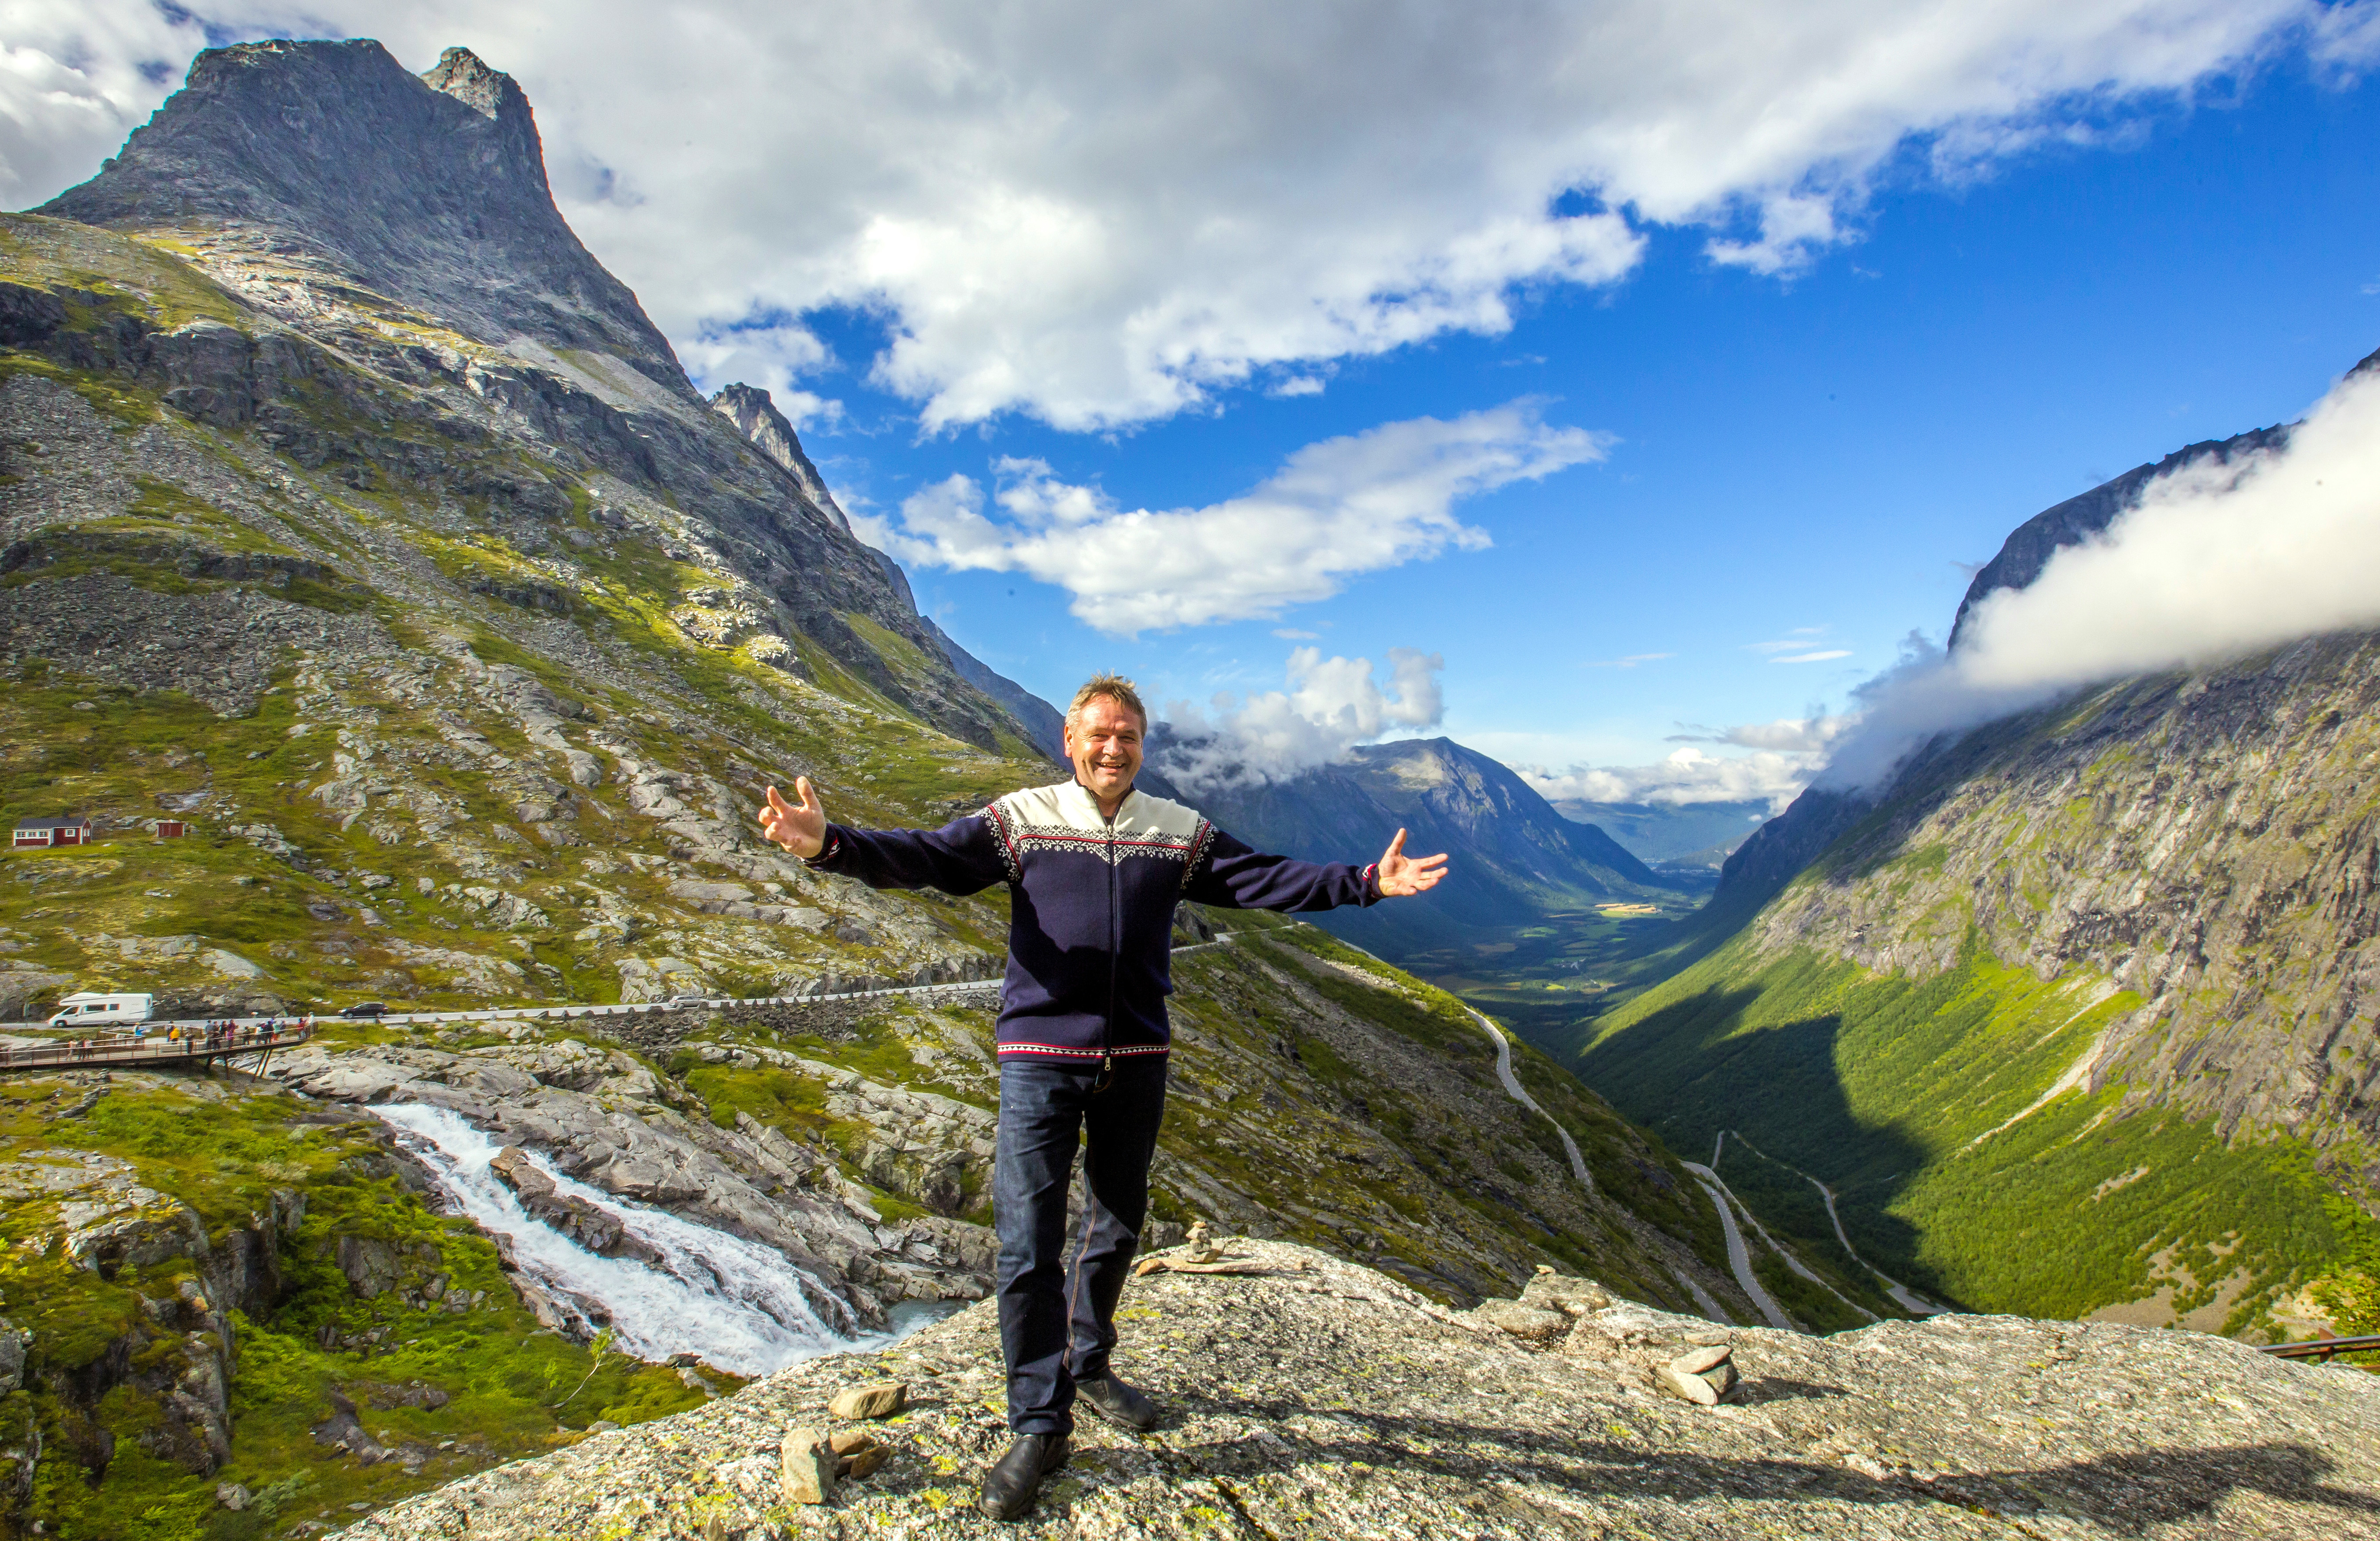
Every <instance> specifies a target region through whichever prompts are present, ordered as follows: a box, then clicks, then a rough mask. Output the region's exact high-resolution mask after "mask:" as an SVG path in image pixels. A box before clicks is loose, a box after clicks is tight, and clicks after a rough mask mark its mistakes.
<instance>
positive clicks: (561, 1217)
mask: <svg viewBox="0 0 2380 1541" xmlns="http://www.w3.org/2000/svg"><path fill="white" fill-rule="evenodd" d="M489 1166H490V1170H492V1171H494V1172H495V1174H496V1176H497V1177H499V1178H500V1179H502V1180H503V1182H504V1186H505V1187H507V1188H510V1189H511V1190H512V1191H513V1193H514V1194H515V1195H516V1196H517V1197H518V1198H519V1199H520V1202H521V1207H522V1208H524V1209H526V1210H528V1212H529V1213H530V1214H532V1215H534V1216H536V1217H537V1218H538V1219H541V1220H543V1221H545V1223H546V1224H548V1225H550V1226H552V1227H553V1229H554V1230H556V1231H558V1232H561V1233H562V1234H564V1235H565V1236H567V1237H569V1238H570V1239H571V1240H572V1241H574V1242H577V1244H579V1245H580V1246H583V1247H585V1248H586V1249H587V1250H588V1251H589V1252H593V1253H600V1254H601V1255H602V1256H606V1257H633V1258H635V1259H636V1260H637V1262H639V1263H647V1264H650V1263H658V1262H660V1261H661V1257H662V1255H661V1251H660V1249H659V1248H657V1247H653V1246H650V1245H649V1244H646V1243H644V1242H642V1241H639V1240H638V1239H637V1237H635V1236H634V1235H631V1234H630V1233H629V1232H628V1231H627V1229H626V1228H625V1227H624V1226H623V1225H621V1223H620V1222H619V1220H618V1219H617V1218H615V1217H613V1216H612V1215H608V1214H606V1213H604V1212H603V1211H602V1210H601V1209H599V1208H597V1207H595V1206H594V1205H592V1204H589V1203H588V1202H587V1201H586V1200H585V1199H583V1198H579V1197H577V1196H575V1195H570V1194H565V1193H564V1192H562V1191H561V1190H560V1189H559V1188H558V1187H556V1186H555V1185H554V1181H553V1178H551V1177H548V1176H547V1175H546V1174H545V1173H544V1172H542V1171H539V1170H538V1168H537V1163H536V1162H534V1161H532V1160H531V1159H529V1155H528V1151H526V1150H523V1149H522V1148H521V1147H518V1146H516V1145H508V1146H506V1147H504V1149H502V1150H500V1151H498V1152H496V1159H494V1160H493V1161H492V1162H490V1163H489Z"/></svg>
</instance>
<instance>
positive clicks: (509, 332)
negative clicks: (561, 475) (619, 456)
mask: <svg viewBox="0 0 2380 1541" xmlns="http://www.w3.org/2000/svg"><path fill="white" fill-rule="evenodd" d="M40 212H42V213H45V214H51V215H54V216H55V217H57V218H60V219H71V220H77V221H79V222H81V223H83V224H103V225H108V226H111V227H114V228H118V229H125V228H132V229H139V228H146V227H152V226H157V225H164V224H193V223H204V224H233V223H235V222H237V225H238V226H241V227H246V226H254V225H262V226H270V227H271V228H272V233H273V239H274V241H275V242H276V244H281V245H286V244H287V243H288V242H289V241H291V240H292V239H294V240H296V241H297V242H298V243H301V246H302V249H304V250H305V251H306V252H307V254H308V255H310V256H312V257H314V258H316V259H317V260H319V261H322V262H323V263H324V264H325V265H327V266H331V267H334V268H336V269H338V270H341V271H343V272H347V273H354V274H355V275H356V276H357V277H358V278H361V279H363V280H364V281H365V282H366V283H368V284H369V285H370V286H371V287H372V288H373V289H375V290H377V291H379V292H380V293H382V294H384V295H386V296H388V297H391V298H393V299H397V300H400V301H403V302H405V303H407V304H409V305H412V306H414V307H416V308H418V309H420V310H422V311H424V312H426V313H427V314H430V315H432V316H436V317H439V318H441V319H442V320H444V321H446V322H449V323H450V324H454V325H456V326H457V327H458V328H459V329H460V330H462V331H464V332H466V333H467V334H471V335H474V336H477V337H479V338H480V339H481V340H483V341H486V342H490V343H494V344H498V345H502V344H504V342H506V341H507V340H509V339H510V338H511V337H513V336H514V335H516V334H528V335H529V336H532V337H535V338H537V339H538V340H539V341H540V342H542V343H544V344H545V345H546V346H549V347H553V348H556V349H560V348H571V347H579V348H584V347H595V348H600V349H601V350H602V351H604V352H607V353H612V354H613V355H614V356H616V357H619V358H623V359H625V360H626V361H627V362H628V363H630V364H631V365H632V366H634V367H636V368H637V370H639V372H641V373H643V374H644V375H645V376H646V377H647V378H648V379H650V380H651V381H652V382H654V383H655V384H657V385H659V386H660V387H662V389H664V390H668V391H672V392H678V393H683V394H685V395H686V396H687V397H692V396H693V394H694V393H693V391H692V388H691V387H690V386H688V385H686V382H685V376H684V373H683V372H682V371H681V370H679V369H678V367H677V358H676V355H675V354H674V353H673V352H672V351H671V349H670V346H669V344H668V342H667V341H666V340H665V339H664V338H663V337H662V334H660V332H659V331H657V330H656V329H655V328H654V326H653V324H652V322H650V321H649V320H648V319H647V318H646V316H645V313H644V309H643V308H642V307H641V306H639V305H638V304H637V297H636V296H635V295H633V294H631V293H629V291H628V288H627V285H625V284H622V283H621V282H620V281H619V280H618V279H616V278H614V277H613V276H612V275H611V274H610V273H606V272H605V271H604V270H603V267H602V264H601V263H599V262H598V261H595V259H594V258H593V257H592V256H590V255H589V253H588V250H587V249H586V248H585V247H584V246H582V245H580V244H579V241H578V237H577V236H575V235H573V234H572V233H571V230H570V226H569V225H568V224H565V222H564V220H563V218H562V214H561V212H560V211H558V210H556V209H555V208H554V206H553V194H552V192H551V191H550V190H549V188H547V186H546V180H545V155H544V149H543V146H542V144H541V142H540V140H539V138H538V132H537V122H536V119H535V118H534V117H533V116H532V115H531V114H530V112H529V104H528V98H527V97H526V96H523V95H522V94H521V91H520V88H519V87H518V86H516V85H515V84H514V83H513V79H512V77H510V76H509V75H503V74H499V73H497V72H496V71H494V70H492V69H490V68H489V67H487V66H486V65H485V64H483V63H481V62H480V59H479V58H478V57H477V56H476V55H473V54H472V53H471V51H470V50H468V49H467V48H450V49H448V50H447V51H446V52H445V54H444V55H443V56H442V57H441V58H440V59H439V61H438V64H437V66H436V67H434V68H432V69H431V71H430V72H429V73H428V74H426V75H424V76H421V77H419V79H417V78H416V77H414V76H413V75H411V74H409V73H407V70H406V68H405V67H404V66H402V65H400V64H398V63H397V62H396V60H395V58H393V57H392V56H391V55H389V52H388V50H386V49H385V48H383V47H382V46H381V45H380V44H379V43H377V42H372V41H370V39H357V40H355V41H352V42H257V43H240V44H237V45H235V46H233V47H230V48H218V49H210V50H209V51H207V52H206V53H203V54H200V55H199V56H198V58H197V59H196V60H195V61H194V62H193V63H192V64H191V66H190V73H189V79H188V83H187V84H186V85H185V86H184V87H183V89H182V90H181V91H179V92H177V93H176V95H174V96H173V97H172V98H170V99H169V100H168V101H167V102H166V103H165V105H164V107H162V108H160V109H159V110H158V112H157V115H155V116H154V117H152V119H151V120H150V121H149V123H148V124H147V125H146V126H145V127H141V128H140V129H137V130H135V131H134V133H133V135H132V138H131V139H130V140H128V141H126V143H125V146H124V149H123V151H122V152H120V153H119V154H118V155H117V156H116V157H115V160H114V161H112V162H110V163H109V164H108V165H107V166H106V167H105V168H104V169H103V170H102V171H101V172H100V174H99V175H98V176H95V177H93V178H91V180H90V181H88V182H85V183H83V184H82V185H81V186H79V187H76V188H68V189H67V191H66V192H64V193H61V194H60V195H59V196H58V197H56V198H55V199H53V200H51V201H50V202H48V203H46V204H44V205H42V209H41V211H40ZM222 330H223V331H224V332H226V333H227V332H230V330H231V329H229V328H223V329H222ZM235 336H236V334H235ZM222 346H226V347H228V346H234V345H233V343H232V342H230V341H225V343H224V344H223V345H222Z"/></svg>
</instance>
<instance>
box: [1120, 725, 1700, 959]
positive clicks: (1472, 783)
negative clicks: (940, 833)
mask: <svg viewBox="0 0 2380 1541" xmlns="http://www.w3.org/2000/svg"><path fill="white" fill-rule="evenodd" d="M1150 758H1151V761H1152V763H1154V764H1157V765H1158V766H1160V768H1161V767H1163V766H1164V765H1165V764H1166V758H1165V749H1164V746H1162V744H1161V743H1160V745H1159V746H1157V747H1156V748H1155V749H1154V750H1153V752H1152V754H1151V757H1150ZM1186 795H1187V796H1188V797H1189V800H1190V801H1191V802H1193V803H1195V804H1196V806H1197V807H1199V808H1200V809H1201V810H1202V811H1204V812H1205V813H1206V814H1207V815H1208V817H1209V818H1211V819H1214V820H1215V822H1216V823H1218V824H1220V825H1221V826H1222V827H1223V828H1224V829H1227V830H1229V831H1232V832H1233V834H1235V835H1237V836H1239V837H1240V838H1241V839H1243V840H1245V841H1247V842H1249V843H1251V844H1255V845H1257V846H1260V847H1263V848H1265V849H1269V850H1276V851H1284V852H1287V853H1289V854H1290V855H1297V856H1304V857H1306V858H1308V859H1310V860H1317V861H1346V862H1354V863H1355V864H1357V865H1359V866H1360V865H1361V864H1363V863H1365V862H1367V861H1372V860H1374V859H1376V858H1377V857H1378V855H1379V854H1380V853H1381V851H1383V850H1385V849H1386V848H1387V846H1388V843H1389V841H1390V837H1392V836H1393V835H1395V833H1396V832H1397V831H1398V830H1399V829H1401V828H1402V829H1404V830H1406V831H1409V832H1408V837H1407V840H1406V843H1405V849H1406V850H1407V851H1408V852H1410V853H1413V854H1415V855H1420V854H1423V853H1427V852H1435V851H1444V852H1447V853H1448V854H1449V855H1451V858H1452V860H1451V862H1450V864H1449V868H1450V875H1449V876H1448V878H1447V880H1445V881H1444V882H1442V883H1440V884H1439V886H1438V887H1437V888H1435V889H1433V890H1431V891H1430V893H1429V895H1428V897H1427V899H1425V900H1423V901H1420V902H1418V903H1416V904H1383V905H1378V906H1376V907H1374V908H1372V909H1368V910H1362V911H1354V910H1347V911H1338V912H1334V913H1332V914H1331V915H1330V916H1325V917H1322V919H1321V921H1320V923H1321V924H1322V925H1324V926H1325V927H1327V928H1329V929H1330V930H1331V931H1333V932H1335V933H1336V934H1338V935H1340V936H1343V937H1345V938H1347V939H1348V940H1351V941H1354V942H1355V943H1356V944H1357V945H1359V946H1362V947H1365V948H1367V949H1369V950H1371V951H1373V952H1376V953H1380V954H1381V955H1383V956H1386V957H1390V958H1401V957H1406V956H1409V955H1411V954H1413V953H1416V952H1422V951H1427V950H1430V949H1433V948H1442V947H1444V946H1445V945H1447V941H1448V938H1449V936H1450V935H1460V934H1461V933H1463V932H1464V931H1466V930H1484V929H1488V928H1500V927H1513V926H1525V925H1529V924H1531V923H1533V922H1535V921H1536V920H1538V919H1540V918H1542V917H1543V916H1545V915H1546V913H1547V912H1548V911H1559V910H1577V909H1580V908H1585V907H1589V906H1592V905H1594V904H1609V903H1615V902H1620V903H1624V902H1628V901H1631V900H1635V899H1641V898H1645V897H1663V896H1671V890H1672V888H1673V886H1674V885H1672V884H1670V883H1669V882H1667V881H1665V880H1663V879H1662V878H1661V877H1660V876H1659V875H1658V874H1657V873H1655V872H1654V871H1653V870H1652V869H1651V868H1647V867H1646V866H1645V864H1644V863H1643V862H1641V861H1638V860H1637V859H1636V858H1635V857H1634V856H1633V855H1629V854H1628V853H1627V851H1625V850H1623V849H1622V848H1621V846H1620V844H1619V843H1617V842H1615V841H1614V840H1612V839H1611V837H1610V836H1609V835H1607V834H1605V833H1604V832H1603V831H1601V830H1599V829H1597V828H1596V827H1595V826H1593V825H1591V824H1580V823H1575V822H1573V821H1572V820H1570V819H1564V818H1563V817H1562V816H1561V815H1560V814H1559V813H1557V812H1555V811H1554V809H1553V807H1551V806H1550V805H1548V803H1547V802H1546V800H1545V799H1544V798H1543V797H1541V796H1539V795H1537V793H1536V790H1535V789H1533V788H1532V787H1530V785H1529V784H1528V783H1526V782H1524V781H1523V780H1521V778H1520V777H1518V776H1516V775H1514V774H1513V773H1512V771H1510V770H1508V769H1507V768H1505V767H1504V766H1502V765H1500V764H1498V763H1497V762H1496V761H1495V760H1492V759H1490V758H1488V757H1487V756H1485V755H1483V754H1480V753H1478V752H1477V751H1475V750H1472V749H1466V748H1464V747H1463V746H1462V745H1460V744H1457V743H1455V742H1454V741H1453V740H1452V739H1448V738H1427V739H1402V740H1399V741H1397V742H1395V743H1391V744H1370V745H1363V746H1357V747H1356V748H1355V749H1354V750H1353V751H1351V752H1350V754H1349V756H1348V758H1346V759H1344V760H1342V761H1340V762H1338V763H1335V764H1331V765H1325V766H1321V767H1319V768H1318V769H1316V770H1313V771H1306V772H1305V773H1304V774H1302V775H1299V776H1297V777H1294V778H1293V779H1291V780H1288V781H1281V782H1260V783H1236V784H1228V785H1221V786H1199V787H1196V788H1193V789H1191V791H1190V792H1189V793H1188V794H1186Z"/></svg>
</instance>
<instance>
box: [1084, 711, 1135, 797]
mask: <svg viewBox="0 0 2380 1541" xmlns="http://www.w3.org/2000/svg"><path fill="white" fill-rule="evenodd" d="M1141 731H1142V729H1141V721H1140V719H1139V717H1137V716H1136V715H1135V714H1134V713H1133V711H1132V710H1130V709H1129V708H1127V707H1124V706H1122V705H1120V704H1119V703H1117V702H1116V701H1114V700H1111V699H1110V698H1108V697H1105V696H1100V697H1097V698H1093V699H1091V700H1089V701H1087V702H1085V703H1084V705H1083V710H1081V711H1079V712H1076V713H1075V720H1074V721H1073V722H1069V723H1067V724H1066V758H1068V759H1071V760H1073V761H1074V762H1075V780H1076V781H1078V782H1080V783H1083V784H1084V785H1085V786H1087V787H1088V788H1090V791H1091V795H1093V796H1095V797H1099V798H1103V799H1104V798H1113V797H1121V796H1123V795H1124V794H1125V793H1126V792H1127V791H1129V790H1130V789H1131V787H1132V781H1133V778H1134V777H1135V776H1137V775H1139V774H1140V738H1141Z"/></svg>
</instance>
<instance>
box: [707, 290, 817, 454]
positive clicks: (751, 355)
mask: <svg viewBox="0 0 2380 1541" xmlns="http://www.w3.org/2000/svg"><path fill="white" fill-rule="evenodd" d="M676 346H677V356H678V359H679V361H680V362H681V363H683V364H685V365H686V373H688V374H690V375H692V376H693V377H694V378H695V379H697V380H698V381H702V382H706V383H708V384H709V385H710V386H711V387H712V388H713V389H716V388H717V387H719V386H722V385H724V384H726V383H728V382H731V381H741V382H744V383H745V384H747V385H758V386H759V387H760V388H761V389H763V390H765V391H767V392H768V393H769V395H770V398H771V400H772V401H774V402H775V403H776V405H777V410H778V411H780V412H783V414H784V415H785V417H786V419H788V420H789V421H791V422H792V423H793V425H794V426H795V428H797V429H802V428H808V427H809V426H811V425H812V424H813V423H831V422H834V421H837V420H839V419H841V418H842V417H843V403H841V402H839V401H832V400H830V399H828V398H827V397H824V396H821V395H820V394H817V393H816V392H814V391H809V390H806V389H804V388H803V387H802V386H801V384H800V383H799V382H800V380H801V378H802V376H804V375H805V374H807V373H809V372H811V371H813V370H818V369H820V367H821V366H824V365H826V364H828V363H829V362H830V361H831V360H830V356H829V355H828V353H827V348H826V345H825V344H824V343H821V342H820V341H819V339H818V337H817V336H816V334H813V333H811V332H810V330H809V329H808V328H807V327H805V326H802V325H801V324H800V323H798V322H794V321H792V320H790V319H789V318H785V317H782V316H765V317H747V318H746V319H745V320H743V321H741V322H710V321H706V322H701V323H700V324H699V325H698V327H697V328H696V330H695V334H694V335H693V336H692V337H689V338H682V339H680V340H679V341H678V342H677V345H676Z"/></svg>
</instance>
